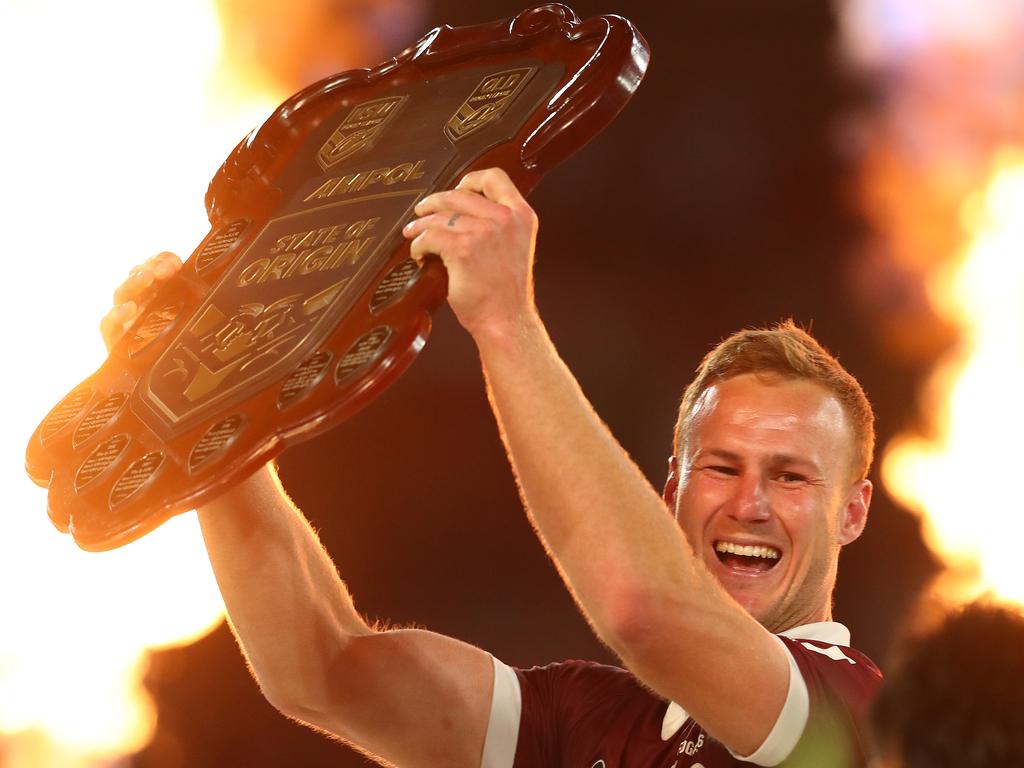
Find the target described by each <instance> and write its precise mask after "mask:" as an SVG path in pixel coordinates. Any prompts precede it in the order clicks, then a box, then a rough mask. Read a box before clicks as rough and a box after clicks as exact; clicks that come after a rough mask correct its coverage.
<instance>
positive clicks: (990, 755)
mask: <svg viewBox="0 0 1024 768" xmlns="http://www.w3.org/2000/svg"><path fill="white" fill-rule="evenodd" d="M1022 648H1024V615H1022V614H1021V613H1020V612H1019V611H1017V610H1014V609H1011V608H1009V607H1008V606H1000V605H996V604H992V603H985V602H979V603H972V604H971V605H968V606H967V607H965V608H963V609H961V610H958V611H956V612H955V613H953V614H951V615H950V616H948V617H947V618H946V619H945V621H944V622H943V623H942V624H941V625H940V626H939V627H938V629H936V630H935V631H932V632H930V633H928V634H926V635H924V636H921V637H917V638H914V639H911V640H908V641H906V643H905V645H904V649H903V652H902V653H901V654H900V655H899V657H898V658H897V661H896V663H895V664H894V665H893V668H892V669H890V671H889V674H888V675H887V676H886V681H885V683H883V685H882V688H881V690H880V692H879V694H878V697H877V699H876V700H875V703H874V706H873V708H872V711H871V721H872V725H873V727H874V736H875V741H876V743H877V746H878V748H879V749H880V750H881V751H882V753H883V754H884V755H886V756H887V757H892V758H895V759H896V761H897V764H898V765H901V766H903V768H946V766H948V767H949V768H990V766H1010V765H1024V703H1022V702H1024V654H1022V653H1021V649H1022Z"/></svg>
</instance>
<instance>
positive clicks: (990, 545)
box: [843, 0, 1024, 603]
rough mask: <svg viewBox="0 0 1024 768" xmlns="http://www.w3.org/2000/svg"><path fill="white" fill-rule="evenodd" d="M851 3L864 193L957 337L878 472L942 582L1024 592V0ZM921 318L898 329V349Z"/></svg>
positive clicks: (948, 589) (972, 590) (1001, 593)
mask: <svg viewBox="0 0 1024 768" xmlns="http://www.w3.org/2000/svg"><path fill="white" fill-rule="evenodd" d="M843 10H844V14H845V17H844V22H845V35H846V37H845V43H846V46H847V49H848V53H849V54H850V55H851V58H852V59H853V60H854V61H855V62H857V63H858V64H859V65H860V66H862V67H865V68H866V70H867V71H868V72H870V73H871V74H872V75H873V76H874V77H875V78H877V81H878V83H879V85H880V86H881V92H882V94H883V96H882V99H881V102H882V104H883V105H884V106H882V107H880V109H879V110H878V112H877V113H876V115H875V116H874V118H873V120H872V121H871V124H870V130H869V131H868V132H867V147H866V149H867V151H866V162H865V163H864V168H865V172H864V182H863V187H864V191H865V195H864V199H865V201H866V205H867V207H868V208H869V209H870V211H869V212H870V215H871V216H872V219H873V220H874V223H875V225H876V226H877V227H878V229H879V230H880V235H881V238H883V239H884V242H885V244H886V247H885V249H884V250H885V251H886V252H887V253H888V254H889V255H890V256H891V259H892V264H893V265H898V266H894V267H893V271H894V272H900V273H902V275H904V276H906V275H912V276H916V277H919V278H920V279H921V280H923V281H924V282H925V284H926V287H927V293H928V300H929V302H930V304H931V305H932V309H933V311H934V313H936V314H937V315H939V316H940V317H941V318H942V319H943V320H945V321H946V322H948V323H949V324H950V325H951V326H952V327H954V328H955V329H956V331H957V333H956V335H957V338H958V343H957V345H956V346H955V348H954V349H953V350H952V351H951V352H950V353H949V354H948V355H947V356H946V357H945V358H943V359H942V360H941V361H940V362H939V364H938V365H937V366H936V368H935V370H934V372H933V374H932V376H931V378H930V380H929V382H928V385H927V388H926V390H925V392H924V394H923V399H922V407H921V408H920V413H921V415H922V416H923V417H924V421H925V422H926V423H925V425H924V436H922V435H920V434H917V435H910V434H907V435H903V436H901V437H898V438H897V439H896V440H894V441H893V443H892V444H891V445H890V446H888V447H887V449H886V452H885V456H884V458H883V462H882V475H883V480H884V482H885V485H886V487H887V488H888V489H889V490H890V492H891V493H892V494H893V495H894V496H895V497H896V498H898V499H899V500H900V501H901V502H902V503H903V504H904V505H905V506H907V507H908V508H910V509H913V510H915V511H917V512H919V513H920V514H921V516H922V528H923V532H924V535H925V538H926V541H927V543H928V544H929V546H930V547H931V548H932V549H933V550H934V552H935V553H936V554H937V555H938V556H939V557H940V558H941V559H942V560H944V561H945V563H946V565H947V566H948V567H949V569H950V573H951V574H953V575H954V576H955V577H956V578H954V579H945V580H943V582H942V584H941V585H940V587H939V590H940V591H942V592H945V593H946V594H945V597H947V598H953V599H970V598H972V597H975V596H977V595H978V594H979V593H981V592H992V593H994V594H995V595H996V596H998V597H1001V598H1003V599H1006V600H1013V601H1017V602H1022V603H1024V578H1022V577H1021V576H1020V575H1019V569H1018V568H1017V567H1016V562H1017V560H1019V556H1018V555H1017V553H1016V551H1015V550H1016V547H1017V542H1018V541H1019V539H1020V536H1021V534H1022V533H1024V515H1022V512H1024V504H1022V503H1021V501H1020V500H1019V498H1017V497H1016V493H1015V491H1016V483H1017V471H1018V470H1017V462H1016V450H1015V449H1016V445H1015V438H1017V436H1018V435H1020V434H1021V431H1022V429H1024V414H1022V413H1021V411H1020V408H1019V407H1018V406H1017V405H1016V403H1017V402H1018V400H1019V397H1020V395H1019V392H1020V389H1021V385H1020V382H1021V380H1022V377H1024V258H1022V254H1024V217H1022V216H1021V211H1022V210H1024V152H1022V151H1021V150H1020V149H1014V147H1021V146H1024V144H1022V140H1024V136H1022V133H1021V128H1020V126H1021V125H1022V124H1024V123H1022V120H1021V117H1022V114H1021V108H1020V93H1021V91H1022V88H1024V66H1022V64H1024V56H1022V53H1021V48H1020V44H1019V41H1020V39H1021V34H1024V6H1022V5H1021V4H1020V3H1019V2H1017V1H1016V0H984V2H980V3H972V4H965V3H961V2H957V0H940V1H939V2H934V3H933V2H928V3H922V2H919V0H848V1H847V2H846V3H845V4H844V6H843ZM958 213H959V224H960V226H959V227H956V226H950V224H951V223H956V220H957V214H958ZM907 314H908V315H910V314H911V313H909V312H908V313H907ZM926 325H927V324H919V325H918V326H915V327H913V328H912V329H911V330H909V331H904V332H903V336H902V340H901V342H900V343H901V345H902V349H903V350H904V351H905V352H906V351H911V352H912V350H911V349H910V348H911V347H912V346H913V344H912V343H909V342H908V340H912V339H913V338H914V336H915V334H916V336H917V337H928V336H929V334H928V333H927V332H922V331H924V330H927V329H926V328H925V327H924V326H926ZM933 326H934V323H933ZM893 335H896V334H893ZM918 343H919V346H921V347H923V348H925V350H926V351H928V349H930V347H929V343H928V342H927V341H923V342H918Z"/></svg>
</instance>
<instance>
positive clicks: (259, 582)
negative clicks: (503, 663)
mask: <svg viewBox="0 0 1024 768" xmlns="http://www.w3.org/2000/svg"><path fill="white" fill-rule="evenodd" d="M179 267H180V261H179V260H178V259H177V257H175V256H173V255H171V254H161V255H160V256H157V257H154V259H151V260H150V261H149V262H147V263H146V264H144V265H141V266H140V267H138V268H136V269H135V270H133V271H132V275H131V277H129V278H128V280H126V281H125V283H124V284H123V285H122V286H121V287H120V288H118V290H117V291H116V292H115V295H114V301H115V308H114V309H112V310H111V312H110V313H108V315H107V316H106V317H105V318H104V320H103V322H102V323H101V331H102V333H103V336H104V341H105V342H106V344H107V347H108V349H109V348H111V347H112V346H113V345H114V343H116V341H117V339H118V338H120V336H121V334H122V333H123V332H124V329H125V328H126V327H127V326H128V325H129V324H130V323H131V321H132V319H133V318H134V317H136V316H137V315H138V312H139V309H138V307H139V305H140V304H142V303H143V302H144V300H145V299H146V297H147V296H148V295H151V293H152V290H151V288H152V286H153V285H154V284H155V283H156V282H158V281H160V280H162V279H166V278H167V277H169V276H170V275H172V274H173V273H174V272H175V271H176V270H177V269H178V268H179ZM199 521H200V524H201V527H202V532H203V538H204V540H205V542H206V547H207V550H208V552H209V555H210V561H211V563H212V564H213V569H214V573H215V575H216V577H217V583H218V585H219V586H220V590H221V593H222V594H223V596H224V602H225V605H226V606H227V610H228V616H229V618H230V623H231V627H232V630H233V631H234V633H235V636H236V637H237V638H238V641H239V643H240V644H241V646H242V649H243V651H244V653H245V655H246V658H247V659H248V661H249V664H250V666H251V669H252V671H253V674H254V675H255V676H256V679H257V680H258V682H259V685H260V688H261V689H262V691H263V693H264V695H265V696H266V697H267V699H268V700H269V701H270V702H271V703H272V704H273V705H274V706H275V707H277V708H278V709H279V710H281V711H282V712H283V713H284V714H286V715H288V716H290V717H293V718H295V719H297V720H301V721H303V722H306V723H308V724H310V725H312V726H315V727H317V728H320V729H322V730H324V731H328V732H330V733H332V734H335V735H337V736H340V737H341V738H343V739H345V740H346V741H348V742H350V743H352V744H354V745H356V746H358V747H359V748H361V749H363V750H365V751H368V752H370V753H371V754H373V755H375V756H377V757H378V758H380V759H383V760H385V761H387V762H389V763H393V764H396V765H401V766H403V768H405V766H425V767H427V766H429V767H430V768H435V767H436V766H440V765H444V766H465V768H477V767H478V766H480V764H481V755H482V752H483V748H484V739H485V732H486V728H487V722H488V715H489V712H490V705H491V691H492V683H493V674H494V673H493V664H492V661H491V658H490V656H489V655H488V654H486V653H484V652H483V651H481V650H479V649H477V648H474V647H472V646H469V645H466V644H465V643H462V642H459V641H457V640H454V639H452V638H448V637H444V636H442V635H437V634H433V633H430V632H426V631H423V630H388V631H377V630H375V629H374V628H373V627H370V626H368V625H367V623H366V622H365V621H364V620H363V619H362V617H360V615H359V614H358V613H357V611H356V609H355V606H354V604H353V600H352V597H351V595H350V594H349V592H348V590H347V588H346V586H345V584H344V582H343V581H342V580H341V578H340V576H339V575H338V572H337V570H336V568H335V566H334V563H333V562H332V561H331V559H330V556H329V555H328V554H327V552H326V551H325V550H324V548H323V547H322V546H321V544H320V542H319V540H318V538H317V536H316V534H315V533H314V531H313V529H312V528H311V527H310V525H309V523H308V521H307V520H306V519H305V518H304V517H303V516H302V514H301V512H300V511H299V510H298V509H297V508H296V507H295V506H294V505H293V504H292V502H291V500H290V499H289V498H288V496H287V494H286V493H285V492H284V490H283V488H282V487H281V484H280V482H279V480H278V478H277V474H276V472H275V471H274V469H273V467H272V466H270V465H267V466H265V467H263V468H261V469H260V470H258V471H257V472H256V473H255V474H253V475H252V476H251V477H250V478H249V479H247V480H246V481H244V482H243V483H241V484H240V485H238V486H236V487H234V488H232V489H231V490H229V491H227V492H225V493H224V494H223V495H221V496H220V497H218V498H217V499H216V500H215V501H214V502H212V503H210V504H207V505H206V506H205V507H203V508H202V509H200V510H199Z"/></svg>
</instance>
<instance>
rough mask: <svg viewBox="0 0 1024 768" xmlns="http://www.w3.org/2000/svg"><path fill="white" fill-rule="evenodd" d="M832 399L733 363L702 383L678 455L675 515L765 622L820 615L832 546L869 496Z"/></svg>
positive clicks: (849, 536)
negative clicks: (855, 471)
mask: <svg viewBox="0 0 1024 768" xmlns="http://www.w3.org/2000/svg"><path fill="white" fill-rule="evenodd" d="M853 446H854V439H853V431H852V427H851V425H850V424H849V420H848V418H847V417H846V414H845V413H844V411H843V409H842V406H841V405H840V404H839V401H838V400H837V399H836V397H835V396H834V395H833V394H832V393H830V392H829V391H828V390H826V389H824V388H823V387H821V386H819V385H818V384H815V383H813V382H810V381H806V380H800V379H783V378H776V377H772V378H768V379H765V378H758V377H757V376H755V375H754V374H743V375H740V376H736V377H734V378H731V379H728V380H726V381H724V382H722V383H719V384H716V385H715V386H713V387H711V388H710V389H708V390H707V391H706V392H705V393H704V394H703V396H702V397H701V399H700V400H699V401H698V403H697V405H696V406H695V409H694V419H693V422H692V427H691V429H690V434H689V439H688V441H687V444H686V445H685V446H684V447H683V449H682V452H683V456H682V457H681V459H680V462H681V466H680V467H679V470H680V482H679V489H678V492H677V495H676V516H677V519H678V521H679V525H680V526H681V527H682V529H683V532H684V533H685V534H686V537H687V539H689V541H690V544H691V546H693V548H694V551H695V552H697V553H698V555H699V556H700V557H701V559H702V560H703V561H704V563H705V565H706V566H707V568H708V569H709V570H710V571H711V573H712V574H713V575H714V576H715V577H716V578H717V579H718V581H719V582H721V584H722V586H724V587H725V589H726V591H727V592H728V593H729V594H730V595H732V597H733V598H734V599H735V600H736V601H737V602H739V604H740V605H742V606H743V607H744V608H745V609H746V610H747V611H749V612H750V614H751V615H752V616H753V617H754V618H756V619H757V620H758V621H759V622H761V623H762V624H763V625H764V626H765V627H767V628H768V629H769V630H771V631H774V632H778V631H782V630H784V629H788V628H790V627H793V626H797V625H799V624H806V623H809V622H813V621H824V620H827V619H829V618H831V594H832V587H833V584H834V582H835V573H836V564H837V561H838V557H839V549H840V547H841V546H842V545H843V544H846V543H849V542H850V541H853V540H854V539H856V538H857V536H859V535H860V532H861V530H862V529H863V527H864V522H865V520H866V515H867V505H868V503H869V501H870V498H871V486H870V483H868V482H867V481H854V480H853V478H852V472H851V462H852V457H853Z"/></svg>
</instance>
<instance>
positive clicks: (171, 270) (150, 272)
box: [114, 251, 181, 304]
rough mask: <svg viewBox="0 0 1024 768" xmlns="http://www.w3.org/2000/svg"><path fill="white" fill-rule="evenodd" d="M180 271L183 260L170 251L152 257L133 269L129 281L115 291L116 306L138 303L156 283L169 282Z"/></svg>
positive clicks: (129, 274)
mask: <svg viewBox="0 0 1024 768" xmlns="http://www.w3.org/2000/svg"><path fill="white" fill-rule="evenodd" d="M180 269H181V259H179V258H178V257H177V256H175V255H174V254H173V253H170V252H169V251H163V252H162V253H158V254H157V255H156V256H152V257H150V258H149V259H147V260H146V261H144V262H143V263H142V264H138V265H136V266H134V267H132V269H131V271H130V272H129V273H128V279H127V280H125V281H124V282H123V283H121V285H119V286H118V287H117V289H116V290H115V291H114V304H124V303H125V302H126V301H135V302H138V301H139V300H140V299H141V298H142V297H143V295H144V294H145V293H147V292H148V291H149V290H150V289H151V288H152V287H153V285H154V283H157V282H162V281H164V280H167V279H168V278H170V277H171V276H173V275H174V274H175V273H176V272H177V271H178V270H180Z"/></svg>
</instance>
